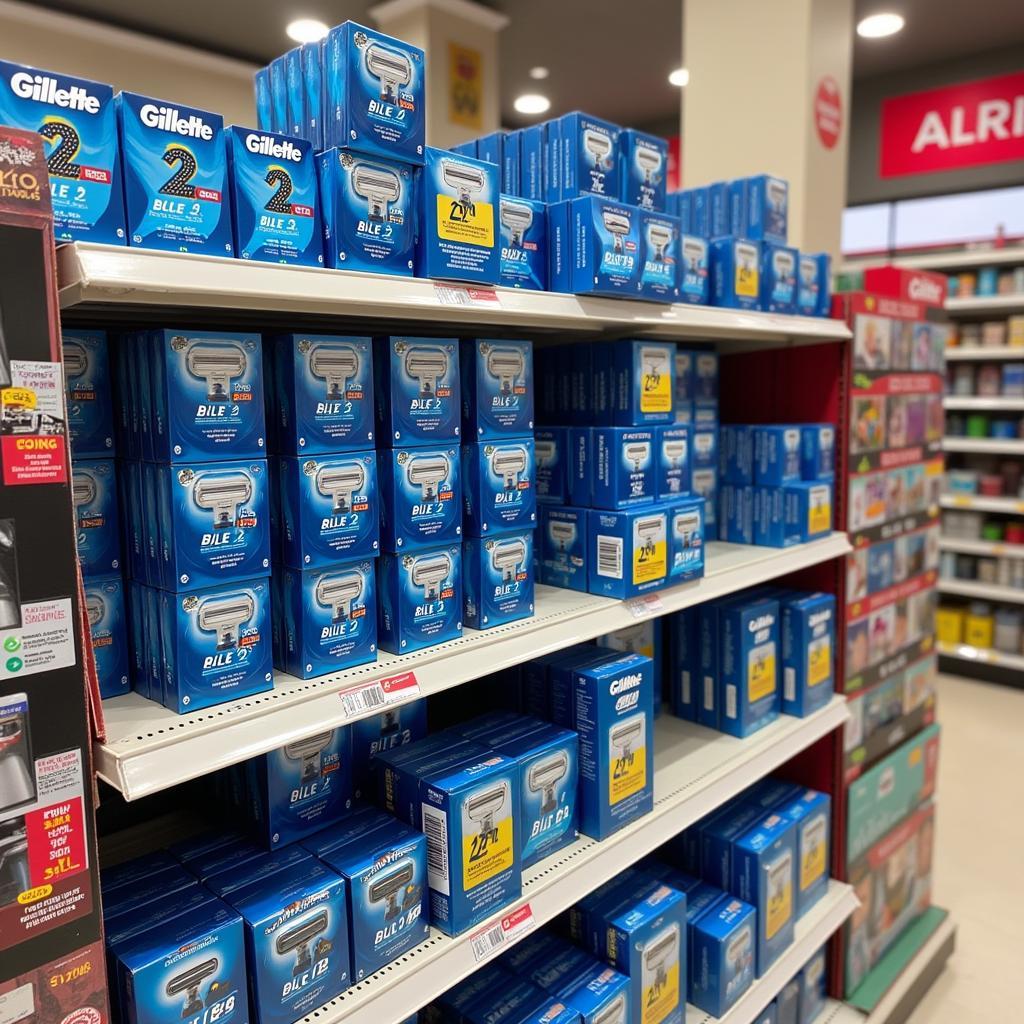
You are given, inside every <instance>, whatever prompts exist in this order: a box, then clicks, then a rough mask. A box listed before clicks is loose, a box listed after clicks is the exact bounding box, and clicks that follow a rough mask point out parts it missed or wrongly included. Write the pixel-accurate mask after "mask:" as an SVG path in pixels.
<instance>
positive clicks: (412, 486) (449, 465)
mask: <svg viewBox="0 0 1024 1024" xmlns="http://www.w3.org/2000/svg"><path fill="white" fill-rule="evenodd" d="M377 464H378V476H379V481H380V513H381V520H380V526H381V546H382V548H383V550H385V551H391V552H400V551H413V550H418V549H422V548H436V547H438V546H439V545H442V544H446V543H450V542H454V541H458V540H459V538H460V537H461V536H462V489H463V481H462V472H461V468H460V459H459V448H458V446H447V445H444V444H441V445H439V446H437V447H428V448H402V449H398V448H392V449H389V448H385V449H381V451H379V452H378V453H377Z"/></svg>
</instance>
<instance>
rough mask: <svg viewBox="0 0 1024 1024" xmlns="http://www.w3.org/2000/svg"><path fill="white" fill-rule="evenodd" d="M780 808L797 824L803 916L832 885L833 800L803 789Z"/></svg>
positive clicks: (799, 910) (798, 896)
mask: <svg viewBox="0 0 1024 1024" xmlns="http://www.w3.org/2000/svg"><path fill="white" fill-rule="evenodd" d="M776 810H777V811H778V813H779V814H781V815H782V816H783V817H787V818H789V819H790V820H791V821H792V822H793V823H794V825H795V827H796V916H797V917H798V918H800V917H803V915H804V914H805V913H807V911H808V910H810V909H811V907H813V906H814V904H815V903H817V902H818V900H820V899H821V897H822V896H824V895H825V892H826V891H827V889H828V872H829V864H830V863H831V861H830V860H829V846H830V841H831V833H832V827H831V820H832V801H831V800H830V799H829V797H828V796H827V795H826V794H824V793H817V792H815V791H814V790H813V789H804V790H800V791H799V793H798V795H796V796H795V797H793V798H791V799H788V800H784V801H782V802H780V803H779V804H778V805H777V807H776Z"/></svg>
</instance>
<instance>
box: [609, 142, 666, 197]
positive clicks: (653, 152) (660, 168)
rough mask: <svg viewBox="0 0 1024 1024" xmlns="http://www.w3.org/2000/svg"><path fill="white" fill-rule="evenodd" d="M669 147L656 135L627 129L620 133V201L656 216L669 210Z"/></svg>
mask: <svg viewBox="0 0 1024 1024" xmlns="http://www.w3.org/2000/svg"><path fill="white" fill-rule="evenodd" d="M667 171H668V143H667V142H666V141H665V140H664V139H659V138H658V136H656V135H648V134H647V133H646V132H638V131H637V130H636V129H635V128H623V129H622V130H621V132H620V133H619V173H620V178H621V183H620V185H619V198H620V199H621V200H622V201H623V202H624V203H631V204H632V205H633V206H639V207H640V208H641V209H643V210H651V211H653V212H655V213H657V212H660V211H662V210H664V209H665V179H666V174H667Z"/></svg>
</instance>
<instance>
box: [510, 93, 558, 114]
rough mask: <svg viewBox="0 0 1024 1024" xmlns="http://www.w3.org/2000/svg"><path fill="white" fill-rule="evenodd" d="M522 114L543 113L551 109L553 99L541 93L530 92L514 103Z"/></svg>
mask: <svg viewBox="0 0 1024 1024" xmlns="http://www.w3.org/2000/svg"><path fill="white" fill-rule="evenodd" d="M512 106H514V107H515V108H516V110H518V111H519V113H520V114H543V113H546V112H547V111H548V110H550V109H551V100H549V99H548V98H547V96H541V95H540V94H539V93H535V92H528V93H526V94H525V95H523V96H520V97H518V98H517V99H516V101H515V103H513V104H512Z"/></svg>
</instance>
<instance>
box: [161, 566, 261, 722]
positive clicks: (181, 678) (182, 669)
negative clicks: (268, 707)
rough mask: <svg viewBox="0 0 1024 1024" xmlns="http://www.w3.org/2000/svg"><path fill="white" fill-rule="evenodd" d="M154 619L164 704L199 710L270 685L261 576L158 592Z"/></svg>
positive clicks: (177, 709) (173, 708) (179, 710)
mask: <svg viewBox="0 0 1024 1024" xmlns="http://www.w3.org/2000/svg"><path fill="white" fill-rule="evenodd" d="M159 620H160V621H159V625H160V644H161V654H162V660H163V666H162V667H163V673H162V674H163V702H164V705H165V707H167V708H169V709H170V710H171V711H175V712H177V713H178V714H179V715H181V714H185V713H186V712H189V711H199V710H201V709H202V708H208V707H213V706H214V705H215V704H223V703H224V701H227V700H235V699H237V698H239V697H248V696H250V695H252V694H254V693H263V692H265V691H266V690H270V689H271V688H272V687H273V685H274V682H273V673H272V671H271V654H270V587H269V585H268V583H267V580H266V579H252V580H241V581H239V582H237V583H228V584H224V585H222V586H219V587H208V588H206V589H204V590H199V591H195V592H193V593H189V594H172V593H167V592H166V591H162V592H160V594H159Z"/></svg>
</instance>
